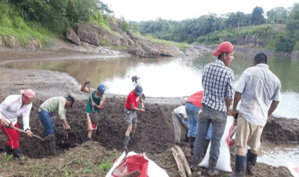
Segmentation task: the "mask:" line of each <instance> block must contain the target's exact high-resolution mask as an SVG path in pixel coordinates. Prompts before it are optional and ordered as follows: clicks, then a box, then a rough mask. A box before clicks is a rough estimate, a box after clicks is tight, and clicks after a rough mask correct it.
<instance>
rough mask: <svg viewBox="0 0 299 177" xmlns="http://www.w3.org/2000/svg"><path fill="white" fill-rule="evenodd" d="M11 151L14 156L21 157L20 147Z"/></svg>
mask: <svg viewBox="0 0 299 177" xmlns="http://www.w3.org/2000/svg"><path fill="white" fill-rule="evenodd" d="M12 152H13V155H14V157H16V158H21V157H22V155H23V154H22V151H21V148H18V149H13V150H12Z"/></svg>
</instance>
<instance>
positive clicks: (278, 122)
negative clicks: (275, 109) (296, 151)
mask: <svg viewBox="0 0 299 177" xmlns="http://www.w3.org/2000/svg"><path fill="white" fill-rule="evenodd" d="M298 126H299V120H298V119H286V118H272V119H271V120H270V121H269V122H268V123H267V124H266V126H265V128H264V130H263V134H262V139H261V140H262V142H272V143H277V144H285V143H296V144H299V129H298Z"/></svg>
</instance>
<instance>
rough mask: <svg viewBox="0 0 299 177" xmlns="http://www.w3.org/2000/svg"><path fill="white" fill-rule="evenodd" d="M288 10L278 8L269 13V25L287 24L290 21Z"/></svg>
mask: <svg viewBox="0 0 299 177" xmlns="http://www.w3.org/2000/svg"><path fill="white" fill-rule="evenodd" d="M288 13H289V12H288V10H287V9H286V8H284V7H276V8H273V9H271V10H270V11H268V12H267V16H268V21H269V23H280V24H286V22H287V19H288Z"/></svg>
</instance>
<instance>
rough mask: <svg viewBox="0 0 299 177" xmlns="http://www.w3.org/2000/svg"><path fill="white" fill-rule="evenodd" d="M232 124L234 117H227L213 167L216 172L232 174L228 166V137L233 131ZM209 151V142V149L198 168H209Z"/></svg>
mask: <svg viewBox="0 0 299 177" xmlns="http://www.w3.org/2000/svg"><path fill="white" fill-rule="evenodd" d="M233 123H234V117H232V116H227V122H226V126H225V130H224V133H223V135H222V138H221V141H220V153H219V158H218V161H217V164H216V167H215V168H216V169H217V170H221V171H226V172H232V167H231V166H230V151H229V143H230V136H231V133H232V129H233ZM210 149H211V142H210V143H209V147H208V150H207V152H206V155H205V157H204V159H203V160H202V161H201V163H200V164H199V166H201V167H205V168H208V167H209V159H210Z"/></svg>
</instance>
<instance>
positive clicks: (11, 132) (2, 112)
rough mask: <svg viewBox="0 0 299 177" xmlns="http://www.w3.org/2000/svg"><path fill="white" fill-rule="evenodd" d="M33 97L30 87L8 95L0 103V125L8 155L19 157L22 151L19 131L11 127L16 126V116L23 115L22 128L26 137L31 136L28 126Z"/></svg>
mask: <svg viewBox="0 0 299 177" xmlns="http://www.w3.org/2000/svg"><path fill="white" fill-rule="evenodd" d="M34 97H35V93H34V91H32V90H31V89H27V90H25V91H24V90H21V95H10V96H8V97H6V98H5V100H4V101H3V102H2V103H1V105H0V127H1V130H2V132H3V133H4V134H5V136H6V137H7V142H6V145H5V150H6V153H7V154H8V155H10V154H13V155H14V157H17V158H20V157H21V156H22V151H21V148H20V143H19V132H18V131H17V130H15V129H13V128H11V127H16V128H18V127H19V125H18V122H17V117H19V116H22V117H23V129H24V130H25V131H26V133H27V136H28V137H32V132H31V131H30V126H29V115H30V111H31V108H32V103H31V102H32V99H33V98H34Z"/></svg>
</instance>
